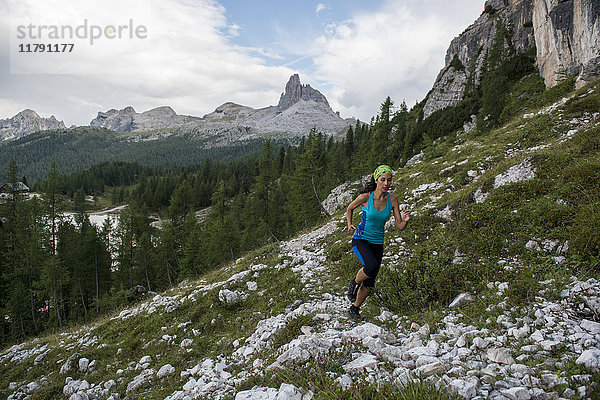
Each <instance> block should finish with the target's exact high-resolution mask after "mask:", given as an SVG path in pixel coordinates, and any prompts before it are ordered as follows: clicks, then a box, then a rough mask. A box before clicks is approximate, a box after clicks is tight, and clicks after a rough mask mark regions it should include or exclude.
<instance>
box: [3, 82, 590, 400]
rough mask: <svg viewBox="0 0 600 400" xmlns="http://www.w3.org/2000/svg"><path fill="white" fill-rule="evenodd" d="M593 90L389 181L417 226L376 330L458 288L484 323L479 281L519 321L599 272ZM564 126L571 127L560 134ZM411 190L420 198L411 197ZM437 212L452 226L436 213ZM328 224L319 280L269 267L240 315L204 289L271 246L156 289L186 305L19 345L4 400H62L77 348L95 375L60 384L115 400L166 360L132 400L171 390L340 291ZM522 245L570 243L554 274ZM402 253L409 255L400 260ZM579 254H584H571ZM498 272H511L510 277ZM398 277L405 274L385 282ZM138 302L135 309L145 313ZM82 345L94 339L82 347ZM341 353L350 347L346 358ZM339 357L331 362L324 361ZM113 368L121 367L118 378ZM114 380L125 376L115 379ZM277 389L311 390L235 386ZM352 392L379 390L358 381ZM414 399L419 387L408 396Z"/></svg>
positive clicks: (322, 385) (344, 263)
mask: <svg viewBox="0 0 600 400" xmlns="http://www.w3.org/2000/svg"><path fill="white" fill-rule="evenodd" d="M599 88H600V85H599V84H597V85H595V87H593V89H592V90H590V89H591V88H589V87H588V88H585V89H584V90H582V91H579V92H577V93H575V94H573V95H572V99H571V100H570V101H568V102H566V104H565V105H562V106H560V107H557V108H556V109H550V110H549V109H545V111H544V112H542V113H539V114H535V115H533V116H530V117H528V118H522V117H520V118H517V119H515V120H513V121H511V122H510V123H509V124H507V125H506V126H504V127H502V128H500V129H497V130H494V131H491V132H489V133H487V134H485V135H476V134H475V133H474V132H473V133H469V134H466V133H459V134H457V135H452V136H449V137H447V138H443V140H442V141H438V142H437V143H436V144H435V146H434V147H433V148H430V149H428V150H427V151H426V155H425V161H423V162H421V163H418V164H416V165H412V166H409V167H406V168H404V169H402V170H401V171H399V172H398V173H397V174H396V176H395V181H396V182H395V185H396V193H397V194H398V196H399V198H400V199H403V198H404V199H405V201H404V202H406V203H408V204H409V206H410V208H411V209H412V210H413V212H414V215H415V218H414V219H413V221H412V222H411V224H410V229H408V230H407V231H406V232H402V233H398V232H397V231H395V230H388V234H387V237H386V241H387V244H386V259H385V261H384V263H385V264H386V265H387V266H388V267H387V268H385V270H384V271H382V276H381V278H380V289H379V291H378V294H377V295H376V296H374V297H373V298H372V300H371V301H370V302H368V304H367V305H366V307H365V309H364V311H363V315H364V318H365V320H367V321H369V322H373V323H377V324H381V322H380V321H378V320H376V319H374V316H376V315H379V313H380V312H381V308H380V306H382V305H383V306H385V307H386V308H388V309H391V310H392V311H394V312H396V313H400V314H401V313H404V314H407V315H409V317H410V320H406V324H409V322H410V321H418V322H421V323H422V322H428V323H430V325H431V326H435V325H436V324H437V323H439V321H440V320H441V318H442V317H443V315H445V313H446V312H447V309H446V306H447V304H448V302H449V301H450V300H452V298H453V297H454V295H455V294H457V293H458V292H460V291H463V290H468V291H470V292H472V293H473V292H476V293H478V296H477V299H476V301H475V302H474V303H472V304H471V305H469V306H467V307H466V308H464V309H463V310H462V314H460V318H462V319H463V320H464V321H465V322H466V323H472V324H475V325H482V324H485V321H486V320H488V319H489V318H495V317H496V316H497V315H498V314H499V311H498V309H496V308H494V307H490V306H492V305H494V304H496V303H498V302H499V301H500V300H501V299H499V298H498V297H497V296H496V295H495V294H494V293H495V292H494V291H491V290H488V289H487V286H486V284H487V283H489V282H496V281H500V282H509V291H508V293H509V301H510V302H511V303H512V304H514V305H515V306H517V307H523V308H522V311H521V312H522V313H523V314H526V313H527V312H528V310H527V305H528V301H529V295H530V294H531V293H532V292H533V291H537V290H538V289H540V287H541V286H540V283H539V282H540V281H543V280H547V279H549V278H552V279H553V282H554V286H552V287H550V289H551V290H549V291H548V292H547V295H548V296H551V297H552V296H556V293H557V292H558V291H560V290H561V288H562V286H563V285H564V283H565V282H567V281H568V278H569V277H570V275H571V274H573V273H576V274H579V275H580V277H582V278H585V277H589V276H595V277H598V268H597V267H596V268H595V269H593V268H591V267H590V265H591V262H593V261H591V260H593V259H591V258H590V257H585V255H586V254H589V253H590V252H593V249H594V246H598V243H597V241H598V238H597V236H596V239H593V234H592V233H593V232H597V230H596V229H597V224H596V225H594V223H595V221H598V218H599V214H600V211H599V210H598V201H597V200H598V192H597V190H598V189H600V187H599V186H598V185H599V182H600V172H599V166H600V151H599V150H600V139H599V138H600V125H599V121H598V119H596V120H593V119H592V118H590V115H589V112H598V111H600V107H599V104H600V93H599ZM580 96H583V97H580ZM584 113H587V114H584ZM575 119H577V120H575ZM586 121H587V122H586ZM572 129H577V132H571V134H569V135H566V134H567V133H568V132H570V131H571V130H572ZM528 157H529V158H530V160H531V163H532V165H533V166H534V167H535V170H536V177H535V179H532V180H528V181H524V182H520V183H514V184H510V185H507V186H503V187H501V188H498V189H492V187H493V184H494V180H495V177H496V176H497V175H498V174H500V173H502V172H504V171H506V170H507V169H508V168H509V167H511V166H513V165H517V164H519V163H521V162H522V161H523V160H524V159H525V158H528ZM470 171H471V172H470ZM474 171H476V172H474ZM435 182H437V183H439V185H437V186H435V187H433V188H431V186H430V188H429V189H425V187H424V186H422V185H425V184H427V185H429V184H432V183H435ZM418 188H421V189H423V190H420V191H417V192H415V190H416V189H418ZM478 188H481V190H482V191H483V192H489V193H490V195H489V197H488V198H487V200H486V201H485V202H484V203H476V202H475V201H474V194H475V192H476V191H477V189H478ZM447 207H449V211H450V214H449V215H450V216H451V220H448V219H445V218H442V217H439V216H437V215H436V214H437V212H438V211H440V210H443V209H446V208H447ZM334 219H335V220H337V221H339V222H338V227H339V229H337V230H336V231H335V232H334V233H333V234H331V235H329V236H327V237H326V238H325V243H326V244H327V246H326V249H327V250H326V254H327V265H326V266H325V267H326V270H327V271H328V272H327V274H326V276H322V277H320V279H319V282H318V283H317V282H316V283H315V284H314V285H306V284H305V283H303V282H302V280H301V277H300V274H298V273H296V272H293V271H292V269H290V268H283V269H273V268H267V269H264V270H262V271H261V272H260V274H257V278H256V282H257V284H258V287H259V291H258V292H249V294H250V297H249V298H248V299H247V300H246V301H245V302H244V303H243V307H238V306H232V305H227V304H224V303H222V302H220V301H219V299H218V293H219V290H220V287H219V286H217V287H213V288H211V286H210V284H211V283H217V282H223V281H226V280H227V279H228V278H229V277H231V276H232V275H233V274H234V273H238V272H241V271H244V270H247V269H249V268H251V267H252V266H253V265H257V264H265V265H267V266H269V267H274V266H276V265H282V263H284V262H285V259H286V258H287V257H286V256H282V254H280V249H279V247H278V246H277V245H274V244H272V245H268V246H265V247H263V248H261V249H259V250H257V251H255V252H253V253H251V254H248V255H246V256H245V257H244V258H243V259H240V260H238V261H237V262H236V263H232V264H231V265H230V266H228V267H225V268H223V269H221V270H218V271H214V272H212V273H209V274H207V275H206V276H204V277H203V278H202V279H201V280H199V281H194V282H189V283H187V284H184V285H181V286H180V287H178V288H174V289H172V290H169V291H167V292H166V293H163V294H162V296H163V297H173V298H174V300H177V301H179V300H181V299H182V298H183V297H185V296H191V297H192V298H193V300H189V301H186V302H183V304H182V305H181V306H179V307H178V308H177V309H176V310H175V311H173V312H171V313H167V312H165V311H162V309H161V310H159V312H155V313H152V314H147V313H145V312H142V313H140V314H138V315H135V316H132V317H130V318H127V319H125V320H122V319H111V318H106V319H103V320H98V321H94V322H93V323H91V324H89V325H86V326H80V327H78V328H76V329H74V330H70V331H65V332H60V333H56V334H53V335H48V336H44V337H40V338H37V339H35V340H32V341H29V342H26V343H23V344H22V345H21V351H22V352H26V350H27V349H37V352H36V353H35V354H33V355H31V356H30V357H29V358H27V359H26V360H25V361H24V362H23V363H21V364H19V365H16V364H15V363H13V362H10V361H8V360H4V359H3V361H2V363H1V365H0V396H1V395H8V394H10V393H11V392H12V391H9V390H8V389H7V388H8V386H9V384H10V382H18V383H28V382H32V381H38V382H40V378H41V377H42V376H45V377H46V378H45V384H44V385H43V389H42V390H39V391H37V392H34V394H33V397H32V398H34V399H35V398H38V399H41V398H61V396H62V389H63V386H64V384H65V381H64V379H65V375H61V374H59V372H58V370H59V368H60V366H61V365H62V364H63V363H64V361H65V360H66V359H67V357H69V356H70V355H71V354H73V353H75V352H79V353H81V354H82V355H83V356H85V357H87V358H89V359H90V360H96V362H97V367H96V369H95V372H93V373H91V374H87V375H83V374H81V373H78V372H72V373H70V374H69V376H72V377H73V378H75V379H79V378H81V379H83V378H84V377H85V379H86V380H87V381H88V382H90V383H92V382H93V383H99V382H106V381H108V380H110V379H114V380H116V381H117V382H118V386H117V389H115V390H113V392H115V391H116V392H120V393H121V394H124V393H125V390H126V386H127V383H128V382H130V381H131V380H132V379H133V378H134V377H135V376H136V375H138V374H139V371H130V370H127V366H128V364H129V363H130V362H131V361H138V360H140V358H141V357H142V356H145V355H151V356H152V357H153V359H154V362H153V368H158V367H160V366H161V365H164V364H167V363H170V364H171V365H173V366H174V367H175V368H176V373H175V375H172V376H171V377H170V378H168V379H165V380H163V381H162V382H161V383H160V384H155V385H146V386H143V387H141V388H139V389H138V391H137V392H136V393H137V394H135V395H132V396H130V398H157V399H158V398H164V397H165V396H167V395H169V394H171V393H173V392H174V391H176V390H181V387H182V385H183V384H184V383H185V382H186V380H187V378H186V379H181V378H180V377H179V373H180V372H181V371H183V370H185V369H187V368H191V367H193V366H194V365H196V364H197V363H198V362H201V361H202V360H203V359H205V358H207V357H210V358H216V357H217V356H218V355H228V354H231V353H232V351H233V349H234V345H233V344H234V343H235V340H236V339H238V338H246V337H248V336H249V335H250V334H251V333H252V332H253V331H254V329H255V327H256V324H257V323H258V321H260V320H262V319H265V318H267V317H269V316H275V315H278V314H280V313H282V312H283V311H284V310H285V309H286V308H287V307H289V306H290V305H292V304H300V303H301V302H306V301H309V300H310V299H315V298H319V297H321V296H323V294H324V293H325V294H326V293H336V294H338V293H341V292H343V290H344V286H345V284H344V282H347V279H348V277H350V276H351V274H352V273H353V271H354V270H355V268H356V264H355V261H354V260H353V258H352V256H351V254H350V253H351V252H350V251H349V245H348V244H349V242H348V238H347V237H346V236H345V234H344V227H345V224H344V222H343V216H342V215H341V213H339V214H337V215H336V216H335V217H334ZM590 235H592V236H590ZM590 237H591V238H590ZM532 238H540V239H556V240H558V241H559V242H560V243H564V241H566V240H569V243H570V254H571V255H572V256H571V257H569V258H568V259H567V262H566V264H564V265H563V266H560V265H558V264H556V263H555V262H554V260H553V259H552V258H551V256H552V255H549V254H546V253H545V252H543V251H542V252H536V251H530V250H527V249H526V247H525V244H526V243H527V242H528V241H529V240H530V239H532ZM594 240H595V241H594ZM407 250H408V251H409V252H410V253H411V254H412V257H399V256H398V255H403V254H404V253H406V251H407ZM459 253H460V254H459ZM576 253H578V254H580V255H584V257H581V256H580V257H578V256H576V255H573V254H576ZM456 255H462V256H463V257H464V262H463V263H458V264H452V263H449V262H448V260H449V259H450V260H451V259H453V258H454V257H455V256H456ZM417 265H421V266H426V268H425V269H424V270H422V271H420V275H419V274H415V268H417V267H416V266H417ZM507 265H509V266H510V268H506V266H507ZM436 268H438V269H440V270H436ZM396 270H397V271H402V273H400V274H399V273H397V272H396V273H395V272H394V271H396ZM403 276H409V277H412V279H413V281H412V282H404V281H402V279H404V278H402V277H403ZM321 278H322V279H321ZM414 280H417V281H418V282H419V285H420V286H419V287H418V288H417V292H418V293H415V292H414V291H408V290H404V291H403V290H401V288H402V287H403V285H405V284H407V283H408V284H414ZM227 287H228V288H229V289H231V290H235V289H244V287H245V285H244V284H243V283H239V284H238V283H232V284H229V285H228V286H227ZM263 291H264V292H263ZM202 293H204V294H202ZM143 304H145V303H143ZM143 304H141V305H138V307H137V308H136V309H139V308H140V307H142V308H143V307H144V306H143ZM125 312H127V311H125ZM117 314H118V313H116V314H115V315H117ZM311 324H312V325H313V327H314V329H316V330H317V331H320V329H323V327H321V326H320V325H319V324H316V323H314V322H312V320H311V318H307V319H297V320H292V321H288V324H287V326H286V327H285V328H284V329H283V330H282V331H281V332H280V334H278V337H277V338H276V344H277V345H282V344H284V343H287V342H289V341H290V340H292V339H293V338H294V337H297V336H298V335H299V334H300V326H302V325H311ZM344 326H351V325H350V322H349V321H346V320H342V328H343V327H344ZM498 329H500V327H498ZM163 335H168V336H166V337H165V336H163ZM186 337H193V338H194V340H193V344H192V345H191V347H188V348H181V347H180V346H179V345H178V344H179V343H180V342H181V339H183V338H186ZM161 338H163V340H161ZM165 338H166V339H165ZM90 340H91V344H90V343H88V344H86V343H85V342H86V341H90ZM119 349H122V350H119ZM351 350H352V349H351V348H348V350H347V352H348V353H349V352H351ZM275 351H276V348H268V349H265V350H264V351H263V353H262V354H261V355H260V356H261V357H262V358H264V359H267V360H268V359H273V357H274V355H275ZM6 353H7V349H5V350H3V351H2V352H1V353H0V357H2V356H3V355H5V354H6ZM42 353H43V354H45V355H44V356H43V357H40V359H39V360H38V362H37V363H36V362H35V361H34V360H35V359H36V357H37V356H38V355H40V354H42ZM335 361H336V360H332V362H333V364H335ZM154 366H156V367H154ZM313 367H314V365H313ZM317 367H318V368H317V370H320V371H332V370H333V371H335V368H338V369H339V365H337V366H336V365H329V364H327V363H324V364H322V365H321V364H319V365H317ZM240 368H242V367H240ZM319 368H320V369H319ZM118 370H123V372H122V373H121V374H118V372H117V371H118ZM232 372H234V373H235V372H236V371H232ZM120 377H121V378H125V379H121V380H120V379H119V378H120ZM281 381H286V382H290V383H294V384H296V385H297V386H305V387H306V385H309V380H308V377H307V376H306V375H303V373H302V371H299V370H287V371H283V372H279V373H275V374H267V375H264V376H259V375H252V374H250V376H249V377H248V378H247V380H246V383H243V384H241V385H240V386H239V389H243V388H250V387H252V386H253V385H254V384H260V385H265V386H268V385H273V386H278V382H281ZM316 389H317V394H318V395H319V393H321V394H320V397H321V398H335V396H342V395H343V396H346V398H359V397H356V396H359V395H357V392H351V391H346V392H343V391H341V390H337V391H336V390H335V389H332V382H331V380H328V378H327V376H326V374H324V375H323V376H320V377H319V379H317V383H316ZM362 390H363V393H369V391H371V393H372V395H373V396H375V395H376V394H375V389H374V388H373V387H371V386H369V384H368V383H365V384H364V387H363V388H362ZM380 390H383V391H386V390H387V391H388V392H394V391H395V390H396V389H394V388H393V387H385V388H383V389H380ZM411 390H417V391H418V390H428V389H427V388H422V387H417V388H414V387H413V388H411ZM381 393H382V392H379V395H381ZM394 393H395V395H394V396H395V397H393V396H391V395H390V396H389V397H388V398H419V396H421V397H423V396H425V397H431V396H432V394H431V392H429V393H428V394H427V395H424V394H423V392H420V394H419V393H417V394H413V395H408V397H402V396H407V394H406V393H407V391H404V392H403V394H398V392H394Z"/></svg>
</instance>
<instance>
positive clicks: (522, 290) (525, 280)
mask: <svg viewBox="0 0 600 400" xmlns="http://www.w3.org/2000/svg"><path fill="white" fill-rule="evenodd" d="M538 279H539V278H538V277H536V276H535V275H534V271H533V269H532V268H522V269H519V270H518V271H516V273H514V274H513V276H512V279H511V280H510V281H509V282H508V290H507V292H506V294H507V296H508V301H509V303H510V304H512V305H524V304H526V303H530V302H532V301H533V298H534V297H535V295H536V293H537V292H538V291H539V290H540V288H541V285H540V282H539V280H538Z"/></svg>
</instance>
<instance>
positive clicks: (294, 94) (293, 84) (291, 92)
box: [277, 74, 329, 111]
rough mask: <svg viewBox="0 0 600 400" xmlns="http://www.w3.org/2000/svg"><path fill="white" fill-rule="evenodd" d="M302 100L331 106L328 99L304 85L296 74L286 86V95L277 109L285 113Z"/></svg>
mask: <svg viewBox="0 0 600 400" xmlns="http://www.w3.org/2000/svg"><path fill="white" fill-rule="evenodd" d="M300 100H304V101H309V100H313V101H315V102H317V103H325V104H327V106H329V103H328V102H327V99H326V98H325V96H323V94H322V93H321V92H319V91H318V90H316V89H313V88H312V87H310V85H308V84H306V85H302V84H301V83H300V77H299V76H298V74H294V75H292V76H291V77H290V80H289V81H288V83H287V84H286V85H285V93H282V94H281V98H280V99H279V104H278V105H277V108H278V109H279V111H284V110H286V109H288V108H289V107H290V106H292V105H293V104H295V103H297V102H298V101H300Z"/></svg>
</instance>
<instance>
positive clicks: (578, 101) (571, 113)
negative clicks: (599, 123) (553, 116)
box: [564, 94, 600, 118]
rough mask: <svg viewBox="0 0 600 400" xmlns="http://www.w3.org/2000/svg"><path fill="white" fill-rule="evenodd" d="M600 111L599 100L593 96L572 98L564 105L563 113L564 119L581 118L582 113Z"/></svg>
mask: <svg viewBox="0 0 600 400" xmlns="http://www.w3.org/2000/svg"><path fill="white" fill-rule="evenodd" d="M598 111H600V98H599V97H598V96H597V95H595V94H592V95H588V96H584V97H574V98H572V99H570V100H569V101H567V103H566V104H565V108H564V112H565V117H566V118H573V117H578V116H581V115H582V114H583V113H586V112H587V113H595V112H598Z"/></svg>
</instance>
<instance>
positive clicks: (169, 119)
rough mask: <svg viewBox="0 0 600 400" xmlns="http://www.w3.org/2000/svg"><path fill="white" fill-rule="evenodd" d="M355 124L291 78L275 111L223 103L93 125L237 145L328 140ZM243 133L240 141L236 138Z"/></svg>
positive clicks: (116, 115)
mask: <svg viewBox="0 0 600 400" xmlns="http://www.w3.org/2000/svg"><path fill="white" fill-rule="evenodd" d="M291 108H293V112H287V113H286V111H287V110H289V109H291ZM354 122H355V120H354V119H346V120H344V119H342V118H341V117H340V116H339V114H338V113H335V112H333V110H332V109H331V107H330V106H329V103H328V101H327V99H326V98H325V96H324V95H323V94H322V93H321V92H319V91H318V90H316V89H313V88H312V87H311V86H310V85H308V84H306V85H303V84H302V83H301V82H300V77H299V75H298V74H294V75H292V76H291V77H290V79H289V80H288V82H287V84H286V86H285V92H284V93H282V94H281V97H280V100H279V103H278V104H277V106H269V107H264V108H259V109H254V108H252V107H249V106H244V105H240V104H236V103H233V102H226V103H223V104H221V105H220V106H218V107H217V108H216V109H215V110H214V111H213V112H211V113H209V114H205V115H204V116H202V117H194V116H184V115H178V114H176V113H175V111H174V110H173V109H172V108H170V107H167V106H163V107H157V108H154V109H151V110H148V111H145V112H143V113H141V114H140V113H137V112H135V110H134V109H133V107H131V106H129V107H126V108H124V109H122V110H114V109H113V110H109V111H107V112H99V113H98V116H97V117H96V118H95V119H93V120H92V121H91V122H90V125H91V126H96V127H103V128H107V129H111V130H116V131H123V132H133V133H135V132H143V131H149V130H155V129H180V130H185V131H193V132H194V133H195V134H196V135H205V136H210V135H211V134H212V133H213V132H220V134H221V135H226V136H227V135H232V134H233V135H234V137H236V140H239V139H242V138H253V137H254V138H256V137H260V136H265V135H267V136H268V135H274V134H277V135H278V136H280V137H297V136H299V135H303V134H306V133H307V132H308V131H310V129H312V128H316V129H317V130H318V131H321V132H323V133H325V134H328V135H339V134H340V133H341V132H342V131H344V130H345V129H346V128H347V127H348V126H350V125H351V124H353V123H354ZM239 133H241V136H240V135H239Z"/></svg>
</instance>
